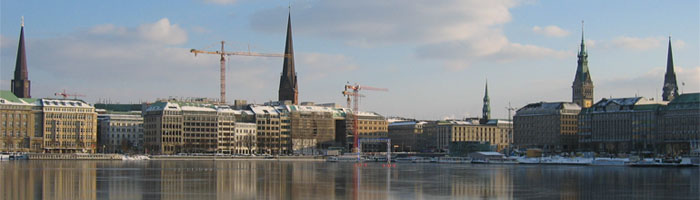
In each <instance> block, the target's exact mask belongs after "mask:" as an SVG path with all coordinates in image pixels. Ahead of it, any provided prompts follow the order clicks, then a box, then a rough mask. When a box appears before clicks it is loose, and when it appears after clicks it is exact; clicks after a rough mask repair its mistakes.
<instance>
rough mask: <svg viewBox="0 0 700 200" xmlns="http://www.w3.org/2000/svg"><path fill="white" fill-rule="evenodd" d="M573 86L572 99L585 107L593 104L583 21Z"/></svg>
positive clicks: (591, 81)
mask: <svg viewBox="0 0 700 200" xmlns="http://www.w3.org/2000/svg"><path fill="white" fill-rule="evenodd" d="M571 88H572V93H573V95H572V100H573V102H574V103H576V104H578V105H579V106H581V107H583V108H588V107H591V106H592V104H593V80H592V79H591V74H590V72H589V70H588V52H587V51H586V43H585V40H584V35H583V21H581V49H580V51H579V53H578V65H577V67H576V76H575V77H574V83H573V85H572V86H571Z"/></svg>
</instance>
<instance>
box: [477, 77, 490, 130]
mask: <svg viewBox="0 0 700 200" xmlns="http://www.w3.org/2000/svg"><path fill="white" fill-rule="evenodd" d="M481 112H482V118H481V121H480V123H481V124H486V123H487V122H488V121H489V119H491V99H490V98H489V81H488V80H486V84H485V87H484V107H483V108H482V109H481Z"/></svg>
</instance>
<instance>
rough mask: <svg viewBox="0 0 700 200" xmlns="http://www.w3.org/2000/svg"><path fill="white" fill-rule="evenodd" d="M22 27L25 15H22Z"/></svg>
mask: <svg viewBox="0 0 700 200" xmlns="http://www.w3.org/2000/svg"><path fill="white" fill-rule="evenodd" d="M22 27H24V16H22Z"/></svg>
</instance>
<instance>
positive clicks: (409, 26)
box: [250, 0, 517, 44]
mask: <svg viewBox="0 0 700 200" xmlns="http://www.w3.org/2000/svg"><path fill="white" fill-rule="evenodd" d="M515 5H517V3H516V2H515V1H511V0H496V1H486V2H484V1H476V0H473V1H461V0H453V1H439V2H435V1H401V0H389V1H374V0H359V1H308V2H307V1H305V2H299V3H298V4H297V6H295V7H293V8H292V24H293V27H294V31H295V33H299V34H305V35H314V36H320V37H325V38H331V39H341V40H345V41H366V42H368V43H374V44H387V43H433V42H442V41H449V40H458V39H467V38H470V37H472V35H473V33H475V32H479V31H480V30H483V29H486V28H490V26H499V25H501V24H503V23H506V22H508V21H510V20H511V15H510V12H509V10H508V9H509V8H511V7H514V6H515ZM286 9H287V8H286V7H277V8H274V9H268V10H263V11H259V12H257V13H254V14H253V15H252V17H251V21H250V25H251V27H252V29H254V30H257V31H262V32H269V33H278V32H280V31H283V30H284V28H285V27H284V24H285V22H286V15H284V14H282V13H286Z"/></svg>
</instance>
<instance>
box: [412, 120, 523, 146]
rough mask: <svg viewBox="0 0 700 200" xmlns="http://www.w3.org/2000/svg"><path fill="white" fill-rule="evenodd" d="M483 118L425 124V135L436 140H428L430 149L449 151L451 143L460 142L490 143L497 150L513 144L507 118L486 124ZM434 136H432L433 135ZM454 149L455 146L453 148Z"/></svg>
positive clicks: (489, 121)
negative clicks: (483, 122)
mask: <svg viewBox="0 0 700 200" xmlns="http://www.w3.org/2000/svg"><path fill="white" fill-rule="evenodd" d="M479 121H483V119H468V120H464V121H463V120H460V121H456V120H449V121H438V122H435V123H428V124H426V125H424V126H423V127H424V134H425V137H430V139H429V140H433V139H434V140H435V141H434V142H426V144H427V145H428V150H429V151H430V149H431V147H430V146H432V145H434V149H433V151H437V152H449V149H450V145H453V144H458V143H459V142H478V143H484V142H485V143H488V144H490V145H492V146H493V147H494V149H495V150H497V151H503V150H504V149H506V148H509V147H510V146H511V144H512V136H511V132H512V131H511V127H512V126H511V123H510V122H509V121H507V120H498V119H491V120H488V121H487V122H486V123H485V124H481V123H480V122H479ZM431 136H432V137H431ZM453 149H454V148H453Z"/></svg>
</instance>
